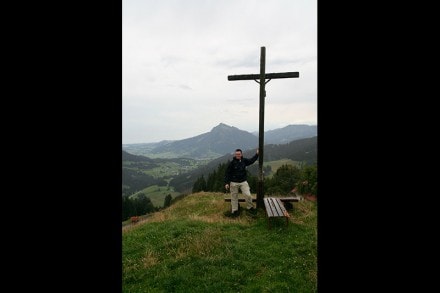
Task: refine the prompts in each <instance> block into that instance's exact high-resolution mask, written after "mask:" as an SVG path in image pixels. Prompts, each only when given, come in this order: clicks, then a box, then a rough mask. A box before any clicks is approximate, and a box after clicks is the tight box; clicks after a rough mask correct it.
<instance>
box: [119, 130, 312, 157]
mask: <svg viewBox="0 0 440 293" xmlns="http://www.w3.org/2000/svg"><path fill="white" fill-rule="evenodd" d="M257 135H258V134H257ZM257 135H255V134H253V133H250V132H248V131H245V130H241V129H239V128H237V127H234V126H229V125H227V124H225V123H219V124H218V125H217V126H215V127H213V128H212V129H211V131H209V132H205V133H202V134H199V135H197V136H193V137H190V138H186V139H182V140H167V141H161V142H158V143H146V144H125V145H123V150H125V151H126V152H128V153H131V154H135V155H144V156H147V157H150V158H184V157H187V158H195V159H215V158H218V157H221V156H224V155H225V154H229V153H231V152H232V151H233V150H234V149H236V148H241V149H242V150H243V151H245V150H249V149H255V148H256V147H258V136H257ZM313 136H317V126H316V125H306V124H296V125H295V124H293V125H288V126H286V127H283V128H279V129H274V130H269V131H267V132H265V134H264V144H265V145H266V144H285V143H289V142H291V141H294V140H298V139H303V138H309V137H313Z"/></svg>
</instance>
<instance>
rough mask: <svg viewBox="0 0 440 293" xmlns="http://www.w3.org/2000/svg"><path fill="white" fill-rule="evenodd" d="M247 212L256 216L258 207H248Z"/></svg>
mask: <svg viewBox="0 0 440 293" xmlns="http://www.w3.org/2000/svg"><path fill="white" fill-rule="evenodd" d="M247 212H248V213H249V214H251V215H253V216H256V215H257V209H256V208H254V207H252V208H250V209H248V210H247Z"/></svg>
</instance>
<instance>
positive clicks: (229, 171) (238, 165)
mask: <svg viewBox="0 0 440 293" xmlns="http://www.w3.org/2000/svg"><path fill="white" fill-rule="evenodd" d="M257 159H258V154H255V155H254V156H253V157H252V158H250V159H247V158H243V157H242V158H241V160H237V158H235V157H234V158H233V159H232V162H230V163H229V165H228V167H227V168H226V172H225V184H229V182H231V181H232V182H238V183H240V182H243V181H246V180H247V174H246V166H249V165H252V164H253V163H254V162H255V161H256V160H257Z"/></svg>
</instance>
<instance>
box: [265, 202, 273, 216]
mask: <svg viewBox="0 0 440 293" xmlns="http://www.w3.org/2000/svg"><path fill="white" fill-rule="evenodd" d="M264 206H265V207H266V213H267V216H268V217H274V214H273V212H272V208H271V206H270V203H269V200H268V199H267V198H264Z"/></svg>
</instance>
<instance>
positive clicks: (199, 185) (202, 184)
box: [192, 175, 206, 193]
mask: <svg viewBox="0 0 440 293" xmlns="http://www.w3.org/2000/svg"><path fill="white" fill-rule="evenodd" d="M205 190H206V180H205V177H204V176H203V175H202V177H200V178H198V179H197V180H196V183H194V186H193V189H192V193H197V192H200V191H205Z"/></svg>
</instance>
